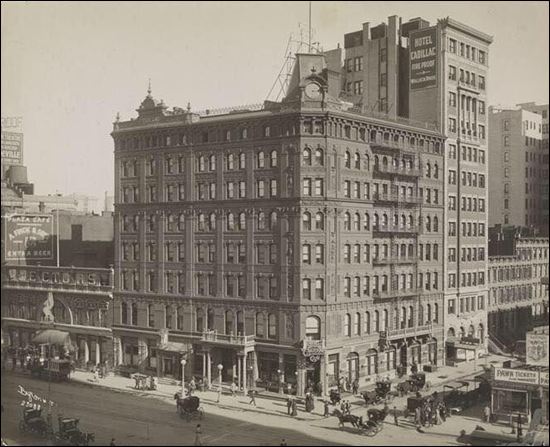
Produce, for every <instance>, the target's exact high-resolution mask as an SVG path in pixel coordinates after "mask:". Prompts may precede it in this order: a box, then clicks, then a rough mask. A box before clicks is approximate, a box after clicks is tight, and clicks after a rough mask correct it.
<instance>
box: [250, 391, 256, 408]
mask: <svg viewBox="0 0 550 447" xmlns="http://www.w3.org/2000/svg"><path fill="white" fill-rule="evenodd" d="M248 397H250V402H248V405H252V404H254V406H256V391H254V390H250V391H249V392H248Z"/></svg>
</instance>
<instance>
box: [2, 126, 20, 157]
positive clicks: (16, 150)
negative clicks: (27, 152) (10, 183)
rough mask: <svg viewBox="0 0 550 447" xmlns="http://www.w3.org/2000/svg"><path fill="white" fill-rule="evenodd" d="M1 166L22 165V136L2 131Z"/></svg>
mask: <svg viewBox="0 0 550 447" xmlns="http://www.w3.org/2000/svg"><path fill="white" fill-rule="evenodd" d="M2 164H3V165H7V166H13V165H22V164H23V134H22V133H17V132H4V131H2Z"/></svg>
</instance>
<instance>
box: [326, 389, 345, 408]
mask: <svg viewBox="0 0 550 447" xmlns="http://www.w3.org/2000/svg"><path fill="white" fill-rule="evenodd" d="M329 398H330V403H331V404H332V405H338V404H339V403H340V401H341V400H342V397H341V396H340V392H339V391H338V390H335V389H332V390H330V395H329Z"/></svg>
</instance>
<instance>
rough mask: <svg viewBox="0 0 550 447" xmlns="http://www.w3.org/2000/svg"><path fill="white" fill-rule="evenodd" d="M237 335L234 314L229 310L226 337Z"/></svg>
mask: <svg viewBox="0 0 550 447" xmlns="http://www.w3.org/2000/svg"><path fill="white" fill-rule="evenodd" d="M234 333H235V329H234V319H233V312H232V311H230V310H227V311H226V312H225V335H231V334H234Z"/></svg>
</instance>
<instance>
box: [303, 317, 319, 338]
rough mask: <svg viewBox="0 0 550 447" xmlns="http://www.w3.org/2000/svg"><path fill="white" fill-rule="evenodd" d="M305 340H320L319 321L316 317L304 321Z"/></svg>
mask: <svg viewBox="0 0 550 447" xmlns="http://www.w3.org/2000/svg"><path fill="white" fill-rule="evenodd" d="M306 339H308V340H321V320H320V319H319V318H318V317H314V316H311V317H307V319H306Z"/></svg>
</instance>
